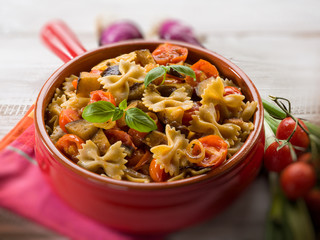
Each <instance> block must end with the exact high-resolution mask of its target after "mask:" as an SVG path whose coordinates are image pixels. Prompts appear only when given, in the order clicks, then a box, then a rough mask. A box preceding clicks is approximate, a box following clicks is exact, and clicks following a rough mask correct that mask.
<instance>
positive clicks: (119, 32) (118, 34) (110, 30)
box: [99, 21, 143, 46]
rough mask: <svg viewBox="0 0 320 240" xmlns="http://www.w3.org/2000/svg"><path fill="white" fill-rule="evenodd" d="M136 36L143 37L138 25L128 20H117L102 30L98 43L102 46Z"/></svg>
mask: <svg viewBox="0 0 320 240" xmlns="http://www.w3.org/2000/svg"><path fill="white" fill-rule="evenodd" d="M136 38H143V36H142V34H141V32H140V31H139V29H138V27H137V26H136V25H134V24H133V23H132V22H130V21H119V22H115V23H113V24H111V25H109V26H108V27H106V28H105V29H103V30H102V32H101V35H100V41H99V45H100V46H102V45H106V44H110V43H115V42H120V41H124V40H130V39H136Z"/></svg>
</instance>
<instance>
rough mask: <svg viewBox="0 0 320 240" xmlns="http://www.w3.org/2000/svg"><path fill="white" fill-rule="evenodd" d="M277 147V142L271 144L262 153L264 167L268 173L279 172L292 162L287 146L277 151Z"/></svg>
mask: <svg viewBox="0 0 320 240" xmlns="http://www.w3.org/2000/svg"><path fill="white" fill-rule="evenodd" d="M279 146H280V144H279V143H278V142H273V143H272V144H270V146H269V147H268V148H267V149H266V151H265V153H264V156H263V161H264V166H265V167H266V169H268V171H270V172H281V171H282V170H283V169H284V168H285V167H286V166H288V165H289V164H290V163H292V162H293V159H292V155H291V152H290V148H289V146H288V145H285V146H284V147H282V148H281V149H279V150H277V149H278V147H279Z"/></svg>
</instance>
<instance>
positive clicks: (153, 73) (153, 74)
mask: <svg viewBox="0 0 320 240" xmlns="http://www.w3.org/2000/svg"><path fill="white" fill-rule="evenodd" d="M170 69H173V70H175V71H177V72H178V73H181V74H184V75H187V76H190V77H192V78H193V79H194V80H196V74H195V72H194V71H193V70H192V69H191V68H190V67H187V66H183V65H170V66H160V67H156V68H154V69H152V70H150V71H149V72H148V73H147V75H146V77H145V79H144V86H145V87H147V86H148V85H149V84H150V83H151V82H153V81H154V80H156V79H157V78H159V77H161V76H163V80H162V82H164V80H166V75H167V73H168V72H169V71H170Z"/></svg>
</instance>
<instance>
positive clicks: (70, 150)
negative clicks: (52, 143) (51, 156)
mask: <svg viewBox="0 0 320 240" xmlns="http://www.w3.org/2000/svg"><path fill="white" fill-rule="evenodd" d="M82 143H84V141H83V140H82V139H81V138H80V137H78V136H77V135H74V134H66V135H63V136H62V137H61V138H59V140H58V141H57V143H56V147H57V148H58V149H59V150H60V151H61V152H62V153H63V154H64V155H66V156H67V157H70V158H71V159H72V160H73V161H74V162H76V161H77V160H78V159H77V158H76V156H77V155H78V153H79V149H81V148H82V146H81V144H82Z"/></svg>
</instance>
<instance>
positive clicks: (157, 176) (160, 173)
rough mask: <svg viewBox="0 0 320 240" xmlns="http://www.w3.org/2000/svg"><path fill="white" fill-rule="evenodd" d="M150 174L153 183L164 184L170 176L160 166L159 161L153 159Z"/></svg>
mask: <svg viewBox="0 0 320 240" xmlns="http://www.w3.org/2000/svg"><path fill="white" fill-rule="evenodd" d="M149 174H150V177H151V179H152V180H153V181H155V182H164V181H166V180H167V179H168V178H169V174H168V173H166V172H165V171H164V169H161V168H160V165H159V164H158V163H157V160H156V159H155V158H154V159H152V161H151V163H150V166H149Z"/></svg>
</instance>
